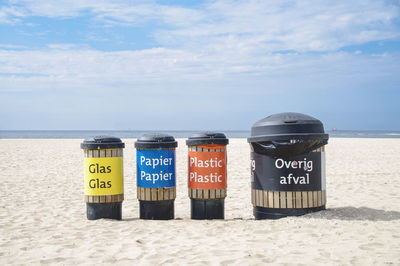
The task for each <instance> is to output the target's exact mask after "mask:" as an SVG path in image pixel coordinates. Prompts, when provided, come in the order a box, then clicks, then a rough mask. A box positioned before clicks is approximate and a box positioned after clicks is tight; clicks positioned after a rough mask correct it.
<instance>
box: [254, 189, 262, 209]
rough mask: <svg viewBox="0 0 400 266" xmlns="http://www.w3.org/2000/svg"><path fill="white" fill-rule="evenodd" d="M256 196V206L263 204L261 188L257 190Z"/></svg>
mask: <svg viewBox="0 0 400 266" xmlns="http://www.w3.org/2000/svg"><path fill="white" fill-rule="evenodd" d="M256 197H257V201H258V203H257V206H260V207H262V206H264V193H263V191H262V190H257V194H256Z"/></svg>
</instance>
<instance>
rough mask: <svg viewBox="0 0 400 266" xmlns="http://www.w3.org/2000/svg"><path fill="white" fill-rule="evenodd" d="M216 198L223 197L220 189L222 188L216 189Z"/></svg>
mask: <svg viewBox="0 0 400 266" xmlns="http://www.w3.org/2000/svg"><path fill="white" fill-rule="evenodd" d="M215 198H216V199H219V198H221V190H220V189H216V190H215Z"/></svg>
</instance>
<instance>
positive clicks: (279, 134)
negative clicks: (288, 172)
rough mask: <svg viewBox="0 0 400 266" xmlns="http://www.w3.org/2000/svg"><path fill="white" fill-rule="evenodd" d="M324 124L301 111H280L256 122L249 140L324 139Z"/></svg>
mask: <svg viewBox="0 0 400 266" xmlns="http://www.w3.org/2000/svg"><path fill="white" fill-rule="evenodd" d="M328 138H329V136H328V134H325V131H324V126H323V124H322V123H321V121H319V120H318V119H316V118H314V117H312V116H309V115H305V114H300V113H279V114H273V115H270V116H268V117H266V118H264V119H261V120H260V121H258V122H256V123H255V124H254V125H253V126H252V128H251V136H250V137H249V138H247V141H248V142H263V141H275V140H288V139H303V140H306V139H324V140H327V139H328Z"/></svg>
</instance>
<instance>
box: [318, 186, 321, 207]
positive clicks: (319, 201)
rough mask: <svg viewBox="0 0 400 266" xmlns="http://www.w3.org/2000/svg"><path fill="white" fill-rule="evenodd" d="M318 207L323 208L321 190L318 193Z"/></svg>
mask: <svg viewBox="0 0 400 266" xmlns="http://www.w3.org/2000/svg"><path fill="white" fill-rule="evenodd" d="M317 197H318V198H317V206H318V207H319V206H322V192H321V190H320V191H317Z"/></svg>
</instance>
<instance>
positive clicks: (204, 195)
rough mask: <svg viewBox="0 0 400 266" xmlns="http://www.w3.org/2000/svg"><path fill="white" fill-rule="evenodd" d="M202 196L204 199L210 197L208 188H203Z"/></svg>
mask: <svg viewBox="0 0 400 266" xmlns="http://www.w3.org/2000/svg"><path fill="white" fill-rule="evenodd" d="M203 197H204V199H209V198H210V190H209V189H203Z"/></svg>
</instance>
